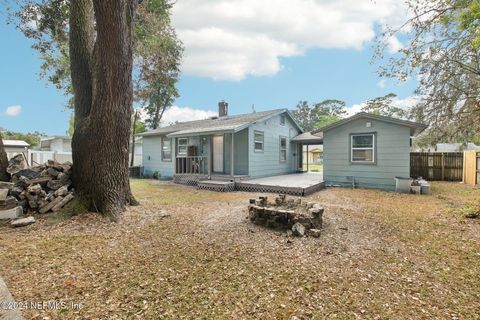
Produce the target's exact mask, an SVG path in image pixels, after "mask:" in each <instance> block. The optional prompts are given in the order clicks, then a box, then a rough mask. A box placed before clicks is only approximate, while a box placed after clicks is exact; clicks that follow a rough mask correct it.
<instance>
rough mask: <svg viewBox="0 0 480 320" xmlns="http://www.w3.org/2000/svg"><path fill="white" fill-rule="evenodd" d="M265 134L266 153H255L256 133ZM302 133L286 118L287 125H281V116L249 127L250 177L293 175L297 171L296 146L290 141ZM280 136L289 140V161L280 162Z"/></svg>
mask: <svg viewBox="0 0 480 320" xmlns="http://www.w3.org/2000/svg"><path fill="white" fill-rule="evenodd" d="M255 131H262V132H263V133H264V151H263V152H255V150H254V148H255V143H254V132H255ZM299 133H300V131H299V130H298V129H297V128H296V127H295V125H294V124H293V123H292V122H291V120H290V119H289V117H288V116H286V122H285V125H284V126H282V125H280V115H278V116H275V117H272V118H270V119H268V120H266V121H262V122H257V123H255V124H252V125H251V126H250V127H249V131H248V140H249V143H248V145H249V149H248V158H249V176H250V177H267V176H274V175H281V174H287V173H293V172H296V171H297V156H298V155H296V152H297V150H296V144H294V143H291V142H290V140H291V139H292V138H293V137H295V136H296V135H298V134H299ZM280 136H284V137H286V138H287V161H285V162H280Z"/></svg>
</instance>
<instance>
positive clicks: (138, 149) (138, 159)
mask: <svg viewBox="0 0 480 320" xmlns="http://www.w3.org/2000/svg"><path fill="white" fill-rule="evenodd" d="M131 149H132V147H131V146H130V154H129V162H128V164H129V165H130V163H131V162H130V161H131V159H132V150H131ZM134 152H135V156H134V157H135V158H134V159H133V166H134V167H139V166H142V163H143V137H135V148H134Z"/></svg>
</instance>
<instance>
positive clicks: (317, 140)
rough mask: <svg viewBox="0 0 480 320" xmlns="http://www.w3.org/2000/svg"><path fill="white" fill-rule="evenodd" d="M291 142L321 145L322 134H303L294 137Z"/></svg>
mask: <svg viewBox="0 0 480 320" xmlns="http://www.w3.org/2000/svg"><path fill="white" fill-rule="evenodd" d="M291 141H292V142H298V143H303V144H323V132H318V133H316V134H312V133H311V132H304V133H301V134H299V135H298V136H296V137H294V138H293V139H292V140H291Z"/></svg>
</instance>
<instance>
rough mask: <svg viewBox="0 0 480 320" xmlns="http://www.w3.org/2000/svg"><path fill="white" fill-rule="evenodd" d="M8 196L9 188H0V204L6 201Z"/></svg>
mask: <svg viewBox="0 0 480 320" xmlns="http://www.w3.org/2000/svg"><path fill="white" fill-rule="evenodd" d="M7 196H8V189H0V204H2V203H4V202H5V200H6V199H7Z"/></svg>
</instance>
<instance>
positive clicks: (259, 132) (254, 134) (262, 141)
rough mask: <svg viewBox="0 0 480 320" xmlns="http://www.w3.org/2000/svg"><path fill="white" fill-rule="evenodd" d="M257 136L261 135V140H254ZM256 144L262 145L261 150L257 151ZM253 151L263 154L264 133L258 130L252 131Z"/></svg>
mask: <svg viewBox="0 0 480 320" xmlns="http://www.w3.org/2000/svg"><path fill="white" fill-rule="evenodd" d="M257 134H261V135H262V140H256V135H257ZM257 143H261V144H262V149H257ZM253 150H254V151H255V152H263V151H264V150H265V133H264V132H263V131H258V130H254V131H253Z"/></svg>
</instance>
